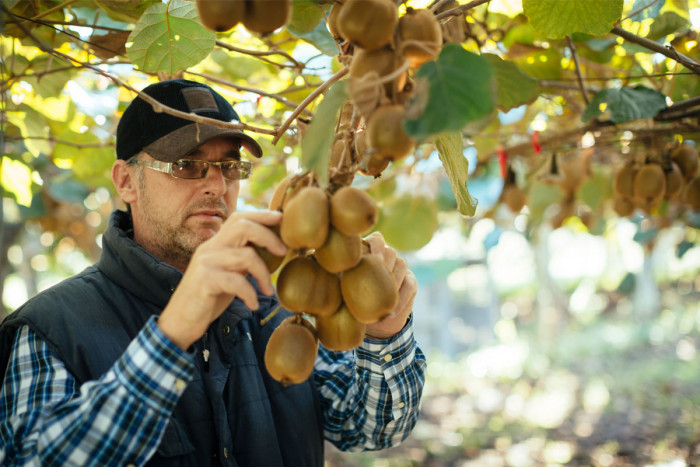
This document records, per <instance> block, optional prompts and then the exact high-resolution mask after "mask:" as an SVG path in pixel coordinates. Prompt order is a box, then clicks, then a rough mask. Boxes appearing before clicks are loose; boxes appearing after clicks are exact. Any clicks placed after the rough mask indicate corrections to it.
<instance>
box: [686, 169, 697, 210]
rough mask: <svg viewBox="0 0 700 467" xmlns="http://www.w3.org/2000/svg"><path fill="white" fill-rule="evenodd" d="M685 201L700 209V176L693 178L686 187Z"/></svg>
mask: <svg viewBox="0 0 700 467" xmlns="http://www.w3.org/2000/svg"><path fill="white" fill-rule="evenodd" d="M685 202H686V203H688V204H689V205H690V207H692V208H693V209H696V210H698V209H700V177H697V178H694V179H692V180H691V181H690V182H689V183H688V186H687V187H686V188H685Z"/></svg>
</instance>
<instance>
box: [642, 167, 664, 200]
mask: <svg viewBox="0 0 700 467" xmlns="http://www.w3.org/2000/svg"><path fill="white" fill-rule="evenodd" d="M665 191H666V175H665V174H664V169H662V168H661V166H660V165H659V164H653V163H652V164H645V165H644V166H642V168H640V169H639V172H637V175H635V177H634V196H635V198H638V199H640V200H641V201H646V202H649V201H650V200H652V199H655V198H661V197H663V195H664V192H665Z"/></svg>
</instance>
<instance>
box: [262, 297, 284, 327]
mask: <svg viewBox="0 0 700 467" xmlns="http://www.w3.org/2000/svg"><path fill="white" fill-rule="evenodd" d="M281 309H282V304H281V303H280V304H279V305H277V308H275V309H274V310H272V311H271V312H270V314H269V315H267V316H266V317H264V318H263V319H262V320H260V326H265V325H266V324H267V323H268V321H270V320H271V319H272V318H274V317H275V315H276V314H277V313H279V311H280V310H281Z"/></svg>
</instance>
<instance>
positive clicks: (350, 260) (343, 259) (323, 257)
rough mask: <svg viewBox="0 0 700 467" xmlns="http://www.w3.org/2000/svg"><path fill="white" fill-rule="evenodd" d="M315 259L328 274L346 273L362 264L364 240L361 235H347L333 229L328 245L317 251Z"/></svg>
mask: <svg viewBox="0 0 700 467" xmlns="http://www.w3.org/2000/svg"><path fill="white" fill-rule="evenodd" d="M314 257H315V258H316V260H317V261H318V264H320V265H321V267H322V268H323V269H325V270H326V271H328V272H332V273H337V272H342V271H345V270H347V269H350V268H352V267H355V266H356V265H357V263H359V262H360V259H361V258H362V238H361V237H360V236H359V235H346V234H344V233H342V232H339V231H338V230H336V229H334V228H333V227H331V228H330V230H329V231H328V238H327V239H326V243H324V244H323V246H321V248H317V249H316V251H315V252H314Z"/></svg>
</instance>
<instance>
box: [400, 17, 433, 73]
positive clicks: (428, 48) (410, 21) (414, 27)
mask: <svg viewBox="0 0 700 467" xmlns="http://www.w3.org/2000/svg"><path fill="white" fill-rule="evenodd" d="M397 31H398V38H399V40H398V46H397V49H398V50H399V51H400V53H401V54H402V55H403V56H404V57H406V58H407V59H408V63H409V65H410V66H411V67H412V68H418V67H419V66H421V65H423V64H424V63H425V62H429V61H430V60H435V59H436V58H437V56H438V54H439V53H440V49H441V48H442V27H441V26H440V22H439V21H438V20H437V18H435V15H434V14H433V12H432V11H430V10H426V9H418V10H416V9H413V8H411V7H408V8H407V9H406V14H405V15H403V16H402V17H401V18H399V25H398V28H397Z"/></svg>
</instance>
